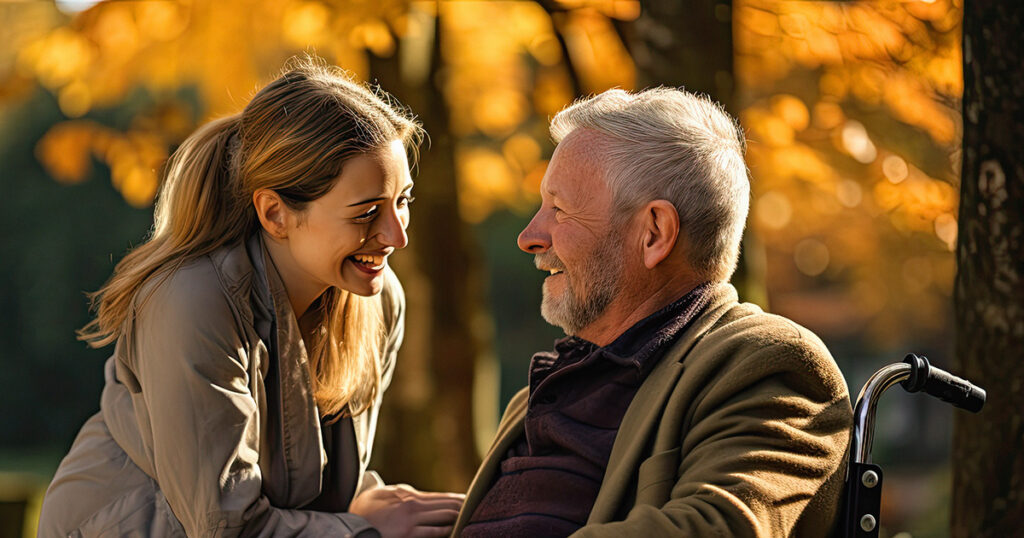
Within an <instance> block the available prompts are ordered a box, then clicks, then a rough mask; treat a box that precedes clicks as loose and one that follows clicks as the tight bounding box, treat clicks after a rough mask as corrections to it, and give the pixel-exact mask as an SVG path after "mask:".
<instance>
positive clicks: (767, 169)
mask: <svg viewBox="0 0 1024 538" xmlns="http://www.w3.org/2000/svg"><path fill="white" fill-rule="evenodd" d="M682 4H685V7H683V6H682ZM961 20H962V1H961V0H900V1H845V2H818V1H815V2H811V1H799V0H794V1H772V0H731V1H730V0H717V1H716V0H694V1H689V2H685V3H684V2H677V1H675V0H650V1H647V0H644V1H641V2H638V1H634V0H593V1H586V0H541V1H527V0H522V1H493V2H492V1H440V2H426V1H413V2H410V1H404V0H373V1H368V0H350V1H340V0H316V1H305V0H217V1H212V0H207V1H201V0H156V1H116V2H100V3H96V2H88V1H77V2H71V1H67V2H61V1H58V2H56V3H53V2H50V1H42V0H25V1H11V0H3V1H0V186H2V194H0V252H2V253H3V254H2V256H3V263H2V264H0V316H2V318H0V319H2V323H0V350H2V351H0V365H2V373H0V409H2V410H3V415H2V417H0V525H3V526H2V527H0V535H2V536H18V535H19V534H21V533H24V535H25V536H34V535H35V534H34V525H35V518H36V517H37V515H38V507H39V502H40V500H41V498H42V492H43V490H44V488H45V486H46V484H47V483H48V480H49V478H50V476H51V475H52V473H53V471H54V470H55V468H56V466H57V464H58V463H59V461H60V458H61V457H62V456H63V454H64V453H65V452H66V450H67V449H68V447H69V446H70V444H71V441H72V439H73V438H74V435H75V434H76V432H77V429H78V428H79V426H80V425H81V424H82V423H83V422H84V421H85V419H86V418H87V417H89V416H90V415H91V414H93V413H95V412H96V411H97V410H98V408H99V393H100V390H101V387H102V382H103V379H102V372H101V367H102V362H103V360H104V359H105V358H106V356H107V355H108V353H109V350H108V349H104V350H90V349H88V348H87V347H86V346H85V345H84V344H82V343H81V342H78V341H76V340H75V337H74V331H75V329H76V328H79V327H81V326H82V325H84V324H85V323H86V322H87V321H88V319H89V313H88V304H87V300H86V297H85V295H84V294H85V292H87V291H94V290H96V289H98V288H99V287H100V286H101V285H102V284H103V282H104V281H105V280H106V278H107V277H108V276H109V275H110V273H111V271H112V270H113V267H114V264H115V263H116V262H117V261H118V260H119V259H120V257H121V256H122V255H123V254H124V253H125V252H126V251H127V250H128V249H130V248H131V247H132V245H137V244H139V243H140V242H142V241H144V240H145V238H146V236H147V233H148V231H149V229H150V227H151V225H152V202H153V197H154V194H155V193H156V190H157V185H158V181H159V176H160V171H161V167H162V163H163V162H164V160H165V159H166V158H167V156H168V155H169V154H170V153H171V152H173V151H174V149H175V147H176V146H177V145H178V144H180V143H181V141H182V140H183V139H184V138H185V137H186V136H187V135H188V134H189V133H191V132H192V131H193V130H194V129H195V128H196V127H197V126H198V125H200V124H202V123H203V122H205V121H207V120H209V119H211V118H214V117H217V116H220V115H225V114H229V113H233V112H236V111H238V110H240V109H241V108H242V107H243V106H244V105H245V103H246V102H247V101H248V98H249V97H250V96H251V95H252V94H253V93H254V92H255V90H256V89H258V88H259V87H260V85H261V84H264V83H266V82H268V81H270V80H272V79H273V78H274V77H275V76H276V74H277V73H278V72H279V70H280V69H281V67H282V66H283V64H284V62H285V61H286V60H287V59H288V58H290V57H292V56H293V55H296V54H304V53H314V54H317V55H319V56H322V57H323V58H325V59H327V60H328V61H331V62H333V63H336V64H338V65H340V66H342V67H344V68H346V69H348V70H349V71H351V72H352V73H353V74H354V75H355V76H356V77H358V78H360V79H362V80H366V81H370V82H373V83H378V84H380V85H381V86H382V87H383V88H384V89H386V90H387V91H389V92H391V93H392V94H394V95H395V96H396V97H397V98H398V99H399V100H400V101H402V102H403V103H404V104H406V105H408V106H410V107H412V109H413V110H414V111H415V112H416V113H417V114H418V115H419V116H420V118H421V120H422V121H423V123H424V124H425V126H426V128H427V130H428V131H429V133H430V146H429V149H427V148H424V151H423V158H422V162H421V165H420V167H419V169H418V171H417V173H416V180H417V187H416V190H417V202H416V205H415V207H414V209H413V218H412V224H411V227H410V235H411V243H410V248H408V249H406V250H405V251H403V252H401V253H400V254H397V255H396V256H395V257H394V258H395V260H394V263H393V265H394V266H395V269H396V272H398V274H399V276H400V277H401V279H402V281H403V283H404V285H405V288H406V292H407V295H408V304H409V309H410V310H409V314H408V319H407V324H408V326H407V336H406V341H405V345H404V347H403V349H402V353H401V356H400V363H399V366H398V370H397V373H396V376H395V379H394V382H393V384H392V386H391V388H390V390H389V392H388V394H387V397H386V398H385V408H384V411H383V415H382V417H381V421H380V429H379V433H378V440H377V445H376V447H375V456H374V457H375V467H376V468H377V469H378V470H379V471H380V472H381V474H382V476H383V477H384V478H385V479H386V480H387V481H389V482H408V483H411V484H413V485H415V486H417V487H419V488H422V489H439V490H454V491H463V490H464V489H465V488H466V486H467V485H468V483H469V481H470V480H471V478H472V475H473V473H474V471H475V469H476V465H477V463H478V462H479V455H480V453H481V451H482V450H483V449H485V448H486V447H487V445H488V444H489V442H490V438H491V435H492V433H493V431H494V428H495V426H496V424H497V418H498V416H499V414H500V411H501V410H502V409H503V406H504V404H505V403H506V402H507V401H508V399H509V398H510V397H511V395H512V394H514V392H515V391H516V390H517V389H519V388H520V387H521V386H523V385H524V384H525V382H526V369H527V364H528V362H529V359H530V356H531V355H532V353H533V352H535V351H538V350H543V349H549V348H550V346H551V343H552V340H553V339H554V338H556V337H558V336H559V335H560V333H559V331H558V330H557V329H554V328H552V327H549V326H547V325H546V324H544V322H543V321H542V320H541V318H540V315H539V303H540V284H541V280H542V276H543V275H542V274H541V273H539V272H538V271H536V270H535V269H534V268H533V265H532V259H531V258H530V257H529V256H527V255H526V254H523V253H521V252H520V251H519V250H518V249H517V247H516V244H515V238H516V235H517V234H518V232H519V230H520V229H521V228H522V227H523V226H524V225H525V224H526V222H527V221H528V220H529V218H530V216H531V213H532V211H533V210H534V209H535V208H536V206H537V204H538V203H539V197H538V194H537V190H538V185H539V183H540V179H541V177H542V176H543V174H544V169H545V166H546V163H547V160H548V159H549V157H550V155H551V152H552V150H553V147H552V143H551V141H550V138H549V136H548V133H547V121H548V119H549V118H550V117H551V116H552V115H553V114H555V113H556V112H557V111H558V110H560V109H561V108H562V107H563V106H565V105H567V104H568V103H570V102H572V100H573V99H574V98H576V97H579V96H582V95H588V94H592V93H595V92H600V91H603V90H605V89H608V88H612V87H621V88H626V89H635V88H642V87H647V86H652V85H659V84H661V85H671V86H685V87H686V88H688V89H690V90H693V91H700V92H705V93H708V94H710V95H711V96H712V97H714V98H715V99H717V100H719V101H720V102H722V103H723V104H724V105H725V106H726V108H727V109H728V110H729V111H730V112H732V113H733V114H734V115H737V116H739V118H740V119H741V122H742V124H743V127H744V128H745V130H746V133H747V138H748V140H749V149H748V156H747V157H748V164H749V167H750V170H751V177H752V187H753V193H754V196H753V197H752V202H751V205H752V207H751V214H750V220H749V225H748V229H747V235H746V237H745V240H744V252H743V260H742V266H741V269H740V271H739V273H738V274H737V277H736V279H735V280H736V285H737V287H738V288H739V289H740V291H741V295H742V296H743V297H744V298H745V299H746V300H749V301H752V302H756V303H759V304H761V305H762V306H764V307H765V308H767V309H769V310H771V311H773V312H776V313H778V314H782V315H784V316H787V317H790V318H792V319H794V320H795V321H797V322H799V323H801V324H803V325H805V326H807V327H808V328H810V329H812V330H813V331H815V332H816V333H817V334H818V335H820V336H821V337H822V338H823V339H824V340H825V342H826V343H827V344H828V345H829V347H830V349H831V351H832V353H833V354H834V355H835V357H836V359H837V361H838V363H839V365H840V367H841V368H842V370H843V372H844V374H845V375H846V378H847V382H848V384H849V386H850V387H851V391H852V392H853V396H854V397H855V396H856V391H857V390H859V387H860V386H861V385H862V384H863V383H864V382H865V381H866V379H867V377H868V375H870V373H871V372H873V371H874V370H876V369H877V368H879V367H881V366H882V365H884V364H886V363H889V362H893V361H899V360H901V359H902V357H903V355H904V354H905V353H907V352H911V351H912V352H915V353H919V354H924V355H927V356H928V357H929V359H931V360H932V361H933V362H934V363H936V364H938V365H939V366H943V367H949V366H950V363H951V361H952V355H953V341H952V334H953V317H952V302H951V293H952V287H953V279H954V271H955V267H954V256H953V248H954V245H955V242H956V234H957V216H956V212H957V204H958V192H959V190H958V189H959V187H958V177H959V170H958V167H959V163H960V136H961V134H960V133H961V125H960V98H961V95H962V92H963V87H962V85H963V84H962V74H961ZM879 413H880V418H879V424H878V430H877V432H876V442H875V449H874V460H875V461H876V462H877V463H879V464H881V465H882V466H883V467H884V468H885V469H886V473H887V476H886V482H885V488H886V489H885V494H884V497H883V499H884V501H885V504H884V506H883V509H882V517H881V521H882V523H883V525H884V527H883V530H882V536H899V537H900V538H909V537H911V536H912V537H938V536H947V535H948V525H949V524H948V509H949V500H950V473H949V446H950V436H951V429H952V427H951V423H952V421H951V413H952V411H950V410H949V408H948V407H946V406H944V405H942V404H941V403H934V402H932V401H931V399H928V398H923V397H918V398H912V397H909V396H907V395H906V394H903V393H902V391H900V394H896V393H895V391H894V392H893V393H892V394H891V395H889V396H886V399H884V400H883V401H882V405H881V406H880V410H879Z"/></svg>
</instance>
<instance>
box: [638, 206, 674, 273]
mask: <svg viewBox="0 0 1024 538" xmlns="http://www.w3.org/2000/svg"><path fill="white" fill-rule="evenodd" d="M640 224H641V231H642V237H643V244H642V245H641V249H642V250H641V252H642V253H643V254H642V256H643V261H644V266H645V267H647V268H648V269H654V267H656V266H657V265H658V264H659V263H661V262H662V261H664V260H665V258H668V256H669V254H671V253H672V250H673V249H674V248H675V247H676V242H677V240H678V239H679V212H678V211H676V206H674V205H672V202H669V201H668V200H654V201H653V202H649V203H648V204H647V205H646V206H644V209H643V215H642V217H641V219H640Z"/></svg>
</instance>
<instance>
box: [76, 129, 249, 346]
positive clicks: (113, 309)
mask: <svg viewBox="0 0 1024 538" xmlns="http://www.w3.org/2000/svg"><path fill="white" fill-rule="evenodd" d="M240 124H241V116H240V115H234V116H229V117H226V118H221V119H217V120H214V121H212V122H210V123H207V124H206V125H204V126H202V127H201V128H199V130H197V131H196V132H195V133H193V134H192V136H190V137H188V139H186V140H185V141H184V142H183V143H182V144H181V146H179V147H178V149H177V151H175V152H174V155H172V156H171V158H170V159H169V160H168V162H167V167H166V172H165V174H164V179H163V182H162V184H161V186H160V192H159V194H158V195H157V202H156V210H155V212H154V227H153V232H152V236H151V237H150V238H149V240H148V241H147V242H146V243H144V244H142V245H140V246H139V247H138V248H136V249H135V250H133V251H131V252H129V253H128V254H127V255H126V256H125V257H124V259H122V260H121V261H120V262H119V263H118V264H117V267H115V268H114V274H113V275H112V276H111V277H110V280H108V281H107V283H106V284H104V286H103V287H102V288H100V290H99V291H97V292H96V293H93V294H91V296H90V299H91V301H92V307H93V308H94V309H95V310H96V317H95V318H94V319H93V320H92V321H91V322H89V324H88V325H86V326H85V327H83V328H82V329H81V330H79V331H78V338H79V339H80V340H84V341H86V342H88V343H89V345H90V346H92V347H103V346H105V345H107V344H110V343H112V342H113V341H114V340H116V339H117V337H118V336H120V334H121V328H122V326H123V325H124V322H125V320H126V319H127V318H128V315H129V313H130V312H131V308H130V307H131V304H132V301H133V300H134V298H135V295H136V294H137V293H138V291H139V289H140V288H141V287H142V285H143V284H145V282H146V281H147V280H148V279H149V278H150V277H152V276H153V275H154V274H155V273H157V272H159V271H160V270H161V269H163V268H165V267H177V266H180V265H181V264H182V263H185V262H187V261H188V260H191V259H194V258H197V257H199V256H202V255H204V254H207V253H209V252H211V251H213V250H215V249H216V248H217V247H219V246H221V245H224V244H227V243H231V242H233V241H235V240H237V239H240V238H242V237H245V235H246V234H247V233H250V232H251V231H252V229H253V228H254V226H255V216H254V210H253V209H252V205H251V204H248V203H246V202H247V201H248V200H246V195H245V193H244V192H243V189H242V188H241V182H240V181H239V178H238V177H237V173H236V172H235V171H236V170H238V168H239V167H238V164H237V161H238V159H239V158H240V155H239V153H240V145H241V143H240V134H239V127H240Z"/></svg>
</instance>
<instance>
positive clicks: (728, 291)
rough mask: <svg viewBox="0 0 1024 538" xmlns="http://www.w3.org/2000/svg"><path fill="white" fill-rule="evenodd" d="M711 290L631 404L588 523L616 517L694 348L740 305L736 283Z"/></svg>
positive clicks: (609, 459)
mask: <svg viewBox="0 0 1024 538" xmlns="http://www.w3.org/2000/svg"><path fill="white" fill-rule="evenodd" d="M709 293H710V295H711V298H710V300H709V301H708V306H707V309H706V310H705V311H704V312H703V313H702V314H701V315H700V316H698V317H697V318H696V319H695V320H694V321H693V323H692V324H691V325H690V327H689V328H688V329H686V331H685V332H683V334H682V336H680V337H679V340H678V341H677V342H676V343H675V344H674V345H673V346H672V348H670V349H669V350H668V352H666V353H665V356H664V357H663V358H662V359H661V360H660V361H659V362H658V365H657V366H655V368H654V370H652V371H651V373H650V374H649V375H648V376H647V379H646V381H644V383H643V385H641V386H640V389H639V390H638V391H637V393H636V395H635V396H634V397H633V401H632V402H631V403H630V404H629V408H627V409H626V414H625V416H623V417H622V423H621V425H620V426H619V433H617V434H616V435H615V444H614V445H612V453H611V456H610V457H609V458H608V466H607V468H605V473H604V479H603V480H602V481H601V489H600V490H599V492H598V494H597V499H596V500H595V501H594V507H593V509H591V511H590V517H589V518H588V519H587V523H597V522H604V521H611V520H613V519H614V518H615V516H616V515H617V512H618V508H619V505H620V504H621V502H622V497H623V495H625V493H626V491H627V488H628V487H629V484H630V482H631V481H632V480H633V477H634V475H635V474H636V473H635V471H636V469H637V468H638V467H639V465H640V461H641V459H642V458H643V456H644V452H645V451H646V450H647V446H648V444H649V443H648V442H647V440H649V439H650V437H651V435H652V434H653V433H654V432H655V431H656V428H657V425H658V422H659V418H660V417H661V415H662V410H663V408H664V407H665V402H667V401H668V398H669V396H671V394H672V390H673V389H674V388H675V387H676V383H677V382H678V380H679V377H680V376H681V375H682V373H683V369H684V368H685V365H686V358H687V356H688V355H689V353H690V350H691V349H692V348H693V346H694V345H695V344H696V343H697V341H698V340H700V338H701V337H702V336H704V334H705V333H707V332H708V330H709V329H711V327H712V326H713V325H714V324H715V323H716V322H717V321H718V320H719V318H721V317H722V316H723V315H724V314H725V313H726V312H727V311H728V310H729V308H731V307H732V306H733V305H734V304H736V301H737V294H736V288H734V287H732V285H731V284H728V283H720V284H717V285H715V286H714V287H713V288H712V289H711V290H710V291H709Z"/></svg>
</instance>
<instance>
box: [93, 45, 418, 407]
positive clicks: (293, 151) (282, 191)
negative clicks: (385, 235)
mask: <svg viewBox="0 0 1024 538" xmlns="http://www.w3.org/2000/svg"><path fill="white" fill-rule="evenodd" d="M423 134H424V132H423V129H422V127H421V126H420V125H419V123H417V122H416V120H415V118H414V117H413V116H412V115H411V113H410V112H409V111H408V110H407V109H405V108H403V107H402V106H401V105H399V104H398V103H397V102H396V101H394V100H393V98H391V97H390V96H389V95H388V94H386V93H384V92H383V91H379V90H378V91H377V92H376V93H375V92H374V91H372V90H370V89H369V88H368V87H366V86H365V85H363V84H360V83H357V82H354V81H353V80H352V79H351V78H350V77H349V76H348V75H347V74H346V73H345V72H344V71H342V70H341V69H340V68H337V67H333V66H328V65H326V64H325V63H324V62H322V61H319V60H316V59H312V58H306V59H304V60H294V61H292V62H291V63H290V64H289V65H288V66H286V67H285V71H284V72H283V74H282V75H281V76H280V77H278V78H277V79H276V80H274V81H273V82H271V83H270V84H268V85H267V86H266V87H264V88H263V89H262V90H260V91H259V92H258V93H256V95H255V96H254V97H253V98H252V100H251V101H250V102H249V104H248V105H247V106H246V107H245V109H244V110H243V111H242V112H241V113H239V114H236V115H233V116H229V117H226V118H221V119H218V120H214V121H211V122H209V123H207V124H206V125H204V126H202V127H201V128H199V129H198V130H197V131H196V132H195V133H193V134H192V136H190V137H189V138H188V139H187V140H185V142H184V143H182V145H181V146H180V147H179V148H178V149H177V151H175V152H174V154H173V155H172V156H171V158H170V159H169V161H168V163H167V167H166V172H165V175H164V179H163V183H162V185H161V189H160V193H159V195H158V197H157V202H156V209H155V212H154V228H153V232H152V235H151V236H150V237H149V239H148V241H146V242H145V243H143V244H142V245H140V246H138V247H137V248H135V249H134V250H132V251H131V252H129V253H128V254H127V255H126V256H125V257H124V259H122V260H121V261H120V263H118V264H117V266H116V267H115V269H114V274H113V275H112V276H111V277H110V279H109V280H108V281H107V282H106V284H104V285H103V287H102V288H101V289H100V290H99V291H97V292H95V293H94V294H92V295H91V299H92V306H93V308H94V309H95V310H96V313H97V315H96V317H95V319H93V320H92V321H91V322H90V323H89V324H88V325H86V326H85V327H83V328H82V329H81V330H79V331H78V336H79V339H81V340H85V341H87V342H88V343H89V345H91V346H92V347H102V346H105V345H108V344H110V343H112V342H114V341H115V340H117V339H118V338H119V337H120V336H121V335H122V332H123V331H124V328H125V323H126V321H128V319H129V316H130V315H131V311H132V308H131V307H132V304H133V303H134V301H135V299H136V295H137V294H138V293H139V290H140V289H141V288H142V286H143V285H144V284H145V283H146V282H147V281H149V280H150V279H151V278H153V277H154V276H155V275H157V274H169V273H170V272H173V271H174V269H176V268H178V267H180V266H181V265H182V264H184V263H185V262H187V261H189V260H192V259H195V258H198V257H201V256H204V255H207V254H209V253H211V252H213V251H214V250H216V249H218V248H220V247H222V246H225V245H232V244H237V243H239V242H241V241H244V240H245V238H247V237H249V236H250V235H251V234H253V233H257V231H258V230H259V229H260V224H259V221H258V219H257V216H256V211H255V208H254V206H253V203H252V195H253V193H254V192H255V191H256V190H257V189H261V188H265V189H272V190H274V191H275V192H277V193H278V194H279V195H280V196H281V198H282V199H283V200H284V202H285V204H286V205H288V206H289V207H290V208H291V209H293V210H296V211H301V210H303V209H304V208H305V206H306V204H308V203H309V202H310V201H312V200H315V199H317V198H319V197H321V196H323V195H324V194H326V193H327V192H328V191H329V190H330V189H331V187H332V186H333V185H334V180H335V178H337V177H338V176H339V175H340V174H341V169H342V167H343V166H344V163H345V162H346V161H347V160H348V159H350V158H352V157H354V156H356V155H360V154H365V153H369V152H373V151H377V150H380V149H383V148H385V147H386V146H387V145H388V144H390V143H391V142H392V141H394V140H401V141H402V142H403V143H404V144H405V145H406V147H407V148H408V149H409V150H410V152H411V153H412V160H413V162H415V158H416V149H417V148H418V146H419V143H420V141H421V140H422V137H423ZM314 306H315V307H316V308H317V310H318V311H319V313H320V314H321V316H322V317H321V319H322V323H321V325H320V327H318V328H317V330H315V331H314V335H313V341H312V342H311V344H312V345H311V346H310V357H309V368H310V376H311V378H312V381H313V391H314V399H315V400H316V403H317V406H318V407H319V411H320V415H321V416H324V417H326V416H330V415H334V414H337V413H348V414H350V415H352V416H355V415H358V414H360V413H362V412H363V411H365V410H366V409H367V408H368V407H369V406H370V405H371V404H372V403H373V401H374V400H375V399H376V397H377V394H378V393H379V391H380V385H381V375H382V373H381V370H380V363H379V356H380V353H381V351H382V350H381V346H382V340H383V334H384V326H383V323H384V322H383V315H382V305H381V299H380V297H379V296H373V297H360V296H357V295H355V294H353V293H350V292H348V291H345V290H342V289H336V288H331V289H329V290H328V291H327V292H326V293H325V294H324V295H323V296H322V297H321V298H320V300H319V301H318V303H317V304H316V305H314ZM346 406H347V409H346ZM339 416H341V415H339Z"/></svg>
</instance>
